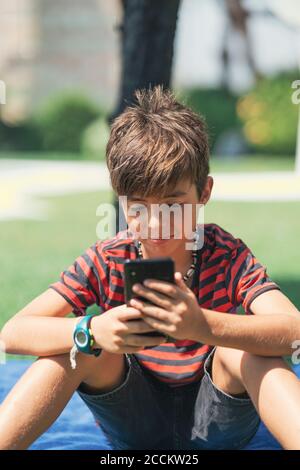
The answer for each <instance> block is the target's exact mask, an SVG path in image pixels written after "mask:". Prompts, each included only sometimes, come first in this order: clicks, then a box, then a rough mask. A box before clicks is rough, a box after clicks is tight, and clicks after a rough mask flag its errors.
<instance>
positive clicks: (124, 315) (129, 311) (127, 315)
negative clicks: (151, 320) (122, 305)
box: [119, 307, 142, 320]
mask: <svg viewBox="0 0 300 470" xmlns="http://www.w3.org/2000/svg"><path fill="white" fill-rule="evenodd" d="M141 317H142V314H141V311H140V310H139V309H137V308H134V307H127V308H126V309H125V310H124V311H123V312H121V313H120V315H119V319H120V320H130V319H131V318H141Z"/></svg>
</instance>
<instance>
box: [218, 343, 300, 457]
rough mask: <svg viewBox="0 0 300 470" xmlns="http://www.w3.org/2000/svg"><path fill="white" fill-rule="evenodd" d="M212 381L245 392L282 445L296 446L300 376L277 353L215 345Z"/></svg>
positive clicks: (234, 392) (299, 446)
mask: <svg viewBox="0 0 300 470" xmlns="http://www.w3.org/2000/svg"><path fill="white" fill-rule="evenodd" d="M212 380H213V383H214V384H215V385H216V387H218V388H219V389H221V390H222V391H224V392H226V393H228V394H230V395H233V396H234V395H237V394H241V393H243V392H245V391H246V392H248V394H249V396H250V398H251V400H252V402H253V404H254V406H255V408H256V410H257V412H258V413H259V415H260V417H261V419H262V421H263V422H264V423H265V425H266V426H267V428H268V429H269V430H270V432H271V433H272V434H273V435H274V437H275V438H276V439H277V440H278V441H279V443H280V444H281V445H282V447H283V448H285V449H298V450H299V449H300V380H299V379H298V378H297V376H296V375H295V373H294V372H293V371H292V370H291V368H290V367H289V366H288V365H287V364H286V362H285V361H284V359H282V358H281V357H263V356H257V355H253V354H250V353H247V352H245V351H241V350H238V349H231V348H224V347H217V348H216V351H215V354H214V357H213V362H212Z"/></svg>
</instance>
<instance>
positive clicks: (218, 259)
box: [49, 223, 279, 387]
mask: <svg viewBox="0 0 300 470" xmlns="http://www.w3.org/2000/svg"><path fill="white" fill-rule="evenodd" d="M202 229H204V234H203V235H204V236H203V246H202V248H200V249H199V250H198V262H197V265H196V270H195V272H194V276H193V281H192V286H191V289H192V290H193V292H194V294H195V295H196V297H197V300H198V303H199V305H200V306H201V307H204V308H207V309H211V310H215V311H219V312H227V313H229V314H230V313H231V314H232V313H236V311H237V307H238V306H239V305H242V307H243V309H244V311H245V313H246V314H252V313H253V312H252V311H251V302H252V301H253V300H254V299H255V298H256V297H257V296H258V295H260V294H261V293H263V292H266V291H268V290H271V289H279V286H278V285H277V284H275V283H274V282H273V281H272V280H271V279H270V278H269V276H268V275H267V272H266V267H265V266H263V265H262V264H261V263H260V262H259V261H258V260H257V258H256V257H255V256H254V254H253V253H252V252H251V250H250V249H249V248H248V247H247V246H246V244H245V243H244V242H243V241H242V240H241V239H239V238H235V237H234V236H233V235H231V234H230V233H229V232H227V231H225V230H224V229H222V228H221V227H220V226H219V225H217V224H212V223H211V224H204V225H203V226H202ZM124 233H125V236H124ZM137 257H138V248H137V242H136V240H134V239H132V238H130V237H129V235H128V232H127V231H126V230H125V231H123V232H118V233H117V234H116V235H115V236H114V237H113V238H110V239H108V240H104V241H97V242H96V243H94V244H93V245H92V246H90V247H89V248H88V249H87V250H86V251H85V252H84V253H83V254H82V255H81V256H79V257H78V258H77V259H76V260H75V261H74V263H73V264H72V265H71V266H69V267H68V268H67V269H66V270H65V271H63V272H61V274H60V280H59V281H57V282H54V283H53V284H51V285H50V286H49V287H51V288H53V289H54V290H55V291H57V292H58V293H59V294H61V295H62V296H63V297H64V298H65V299H66V300H67V301H68V302H69V303H70V304H71V305H72V306H73V312H74V314H75V315H76V316H82V315H85V314H86V309H87V307H89V306H91V305H94V304H97V305H98V306H99V307H100V311H101V312H104V311H107V310H109V309H111V308H113V307H117V306H119V305H122V304H125V298H124V261H125V260H126V259H131V260H133V259H136V258H137ZM212 348H213V346H212V345H208V344H202V343H200V342H196V341H192V340H189V339H185V340H176V341H175V342H171V343H163V344H161V345H159V346H153V347H147V348H146V349H141V350H140V351H138V352H135V353H134V355H135V356H136V358H137V360H138V361H139V363H140V364H141V366H142V367H144V368H146V369H147V370H148V371H149V372H150V373H151V374H153V376H155V378H157V379H158V380H160V381H162V382H165V383H167V384H168V385H170V386H171V387H177V386H181V385H185V384H188V383H191V382H195V381H198V380H199V379H200V378H201V377H202V375H203V365H204V361H205V358H206V357H207V356H208V354H209V352H210V351H211V349H212Z"/></svg>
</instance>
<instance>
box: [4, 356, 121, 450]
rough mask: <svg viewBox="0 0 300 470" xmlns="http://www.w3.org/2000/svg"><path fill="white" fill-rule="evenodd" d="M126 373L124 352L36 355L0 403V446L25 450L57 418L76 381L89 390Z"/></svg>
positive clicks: (103, 386)
mask: <svg viewBox="0 0 300 470" xmlns="http://www.w3.org/2000/svg"><path fill="white" fill-rule="evenodd" d="M125 373H126V361H125V355H124V354H111V353H108V352H107V351H102V353H101V355H100V356H99V357H98V358H95V357H94V356H88V355H85V354H78V355H77V367H76V369H75V370H73V369H71V367H70V359H69V354H61V355H56V356H49V357H41V358H38V359H37V360H36V361H35V362H34V363H33V364H32V365H31V366H30V367H29V368H28V369H27V371H26V372H25V373H24V374H23V376H22V377H21V378H20V380H19V381H18V382H17V383H16V385H15V386H14V387H13V389H12V390H11V391H10V393H9V394H8V395H7V397H6V398H5V400H4V401H3V403H2V404H1V405H0V429H1V433H0V449H2V450H4V449H26V448H28V447H29V446H30V445H31V444H32V443H33V442H34V441H35V440H36V439H37V438H38V437H39V436H40V435H41V434H43V432H45V431H46V430H47V429H48V428H49V426H50V425H51V424H52V423H53V422H54V421H55V420H56V419H57V418H58V416H59V415H60V413H61V412H62V410H63V409H64V408H65V406H66V405H67V403H68V401H69V400H70V398H71V397H72V395H73V393H74V392H75V390H76V389H77V388H78V386H79V384H80V383H82V382H84V385H85V387H87V388H89V389H91V390H92V391H93V390H95V391H97V390H98V391H101V392H102V391H103V392H104V391H107V390H111V389H113V388H115V387H116V386H118V385H119V384H120V383H121V382H122V380H123V379H124V376H125Z"/></svg>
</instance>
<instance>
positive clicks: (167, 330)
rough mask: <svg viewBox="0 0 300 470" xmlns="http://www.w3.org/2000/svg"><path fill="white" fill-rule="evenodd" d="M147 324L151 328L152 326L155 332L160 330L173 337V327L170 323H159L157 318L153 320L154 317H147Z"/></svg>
mask: <svg viewBox="0 0 300 470" xmlns="http://www.w3.org/2000/svg"><path fill="white" fill-rule="evenodd" d="M145 322H146V323H148V324H149V325H150V326H152V328H154V329H155V330H159V331H161V332H162V333H165V334H167V335H171V328H170V327H171V326H172V325H170V324H169V323H165V322H162V321H159V320H157V319H156V318H152V317H146V318H145ZM172 333H173V331H172Z"/></svg>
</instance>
